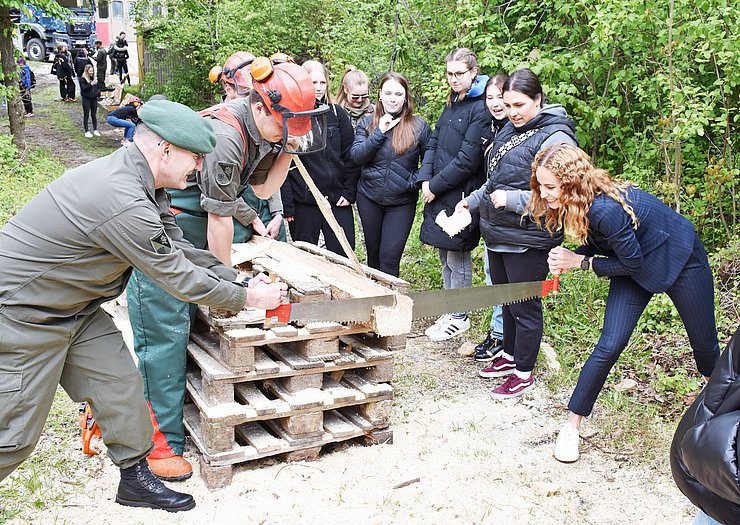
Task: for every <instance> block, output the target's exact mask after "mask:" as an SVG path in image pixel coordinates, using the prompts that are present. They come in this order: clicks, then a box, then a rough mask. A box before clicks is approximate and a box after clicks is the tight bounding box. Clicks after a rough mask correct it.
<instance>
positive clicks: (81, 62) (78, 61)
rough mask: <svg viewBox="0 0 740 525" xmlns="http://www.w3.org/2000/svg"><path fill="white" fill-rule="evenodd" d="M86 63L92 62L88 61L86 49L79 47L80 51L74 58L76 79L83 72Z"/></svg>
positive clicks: (78, 78)
mask: <svg viewBox="0 0 740 525" xmlns="http://www.w3.org/2000/svg"><path fill="white" fill-rule="evenodd" d="M88 64H92V62H91V61H90V57H89V56H87V49H80V52H79V53H78V54H77V56H76V57H75V58H74V66H75V73H76V74H77V80H78V81H79V80H80V78H81V77H82V74H83V73H84V72H85V66H86V65H88Z"/></svg>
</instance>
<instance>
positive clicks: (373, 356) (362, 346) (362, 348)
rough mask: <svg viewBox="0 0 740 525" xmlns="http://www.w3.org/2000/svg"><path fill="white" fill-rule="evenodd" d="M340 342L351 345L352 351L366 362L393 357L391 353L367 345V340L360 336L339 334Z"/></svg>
mask: <svg viewBox="0 0 740 525" xmlns="http://www.w3.org/2000/svg"><path fill="white" fill-rule="evenodd" d="M339 340H340V342H341V343H343V344H345V345H347V346H349V347H352V352H353V353H355V354H357V355H359V356H360V357H362V358H363V359H365V360H366V361H368V362H372V361H376V360H380V359H388V358H392V357H393V353H391V352H389V351H387V350H383V349H379V348H373V347H371V346H369V345H368V340H367V339H364V338H362V337H361V336H355V335H350V336H341V337H340V338H339Z"/></svg>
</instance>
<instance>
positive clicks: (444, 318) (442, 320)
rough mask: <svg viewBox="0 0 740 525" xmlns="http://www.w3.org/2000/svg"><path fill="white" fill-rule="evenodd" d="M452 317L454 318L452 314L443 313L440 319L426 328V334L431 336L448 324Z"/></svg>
mask: <svg viewBox="0 0 740 525" xmlns="http://www.w3.org/2000/svg"><path fill="white" fill-rule="evenodd" d="M450 318H452V314H444V315H442V316H441V317H440V318H439V319H437V320H436V321H434V324H433V325H432V326H430V327H429V328H427V329H426V330H424V335H426V336H427V337H431V335H432V334H433V333H434V332H436V331H437V330H438V329H439V327H440V326H442V325H443V324H446V323H447V322H448V321H449V320H450Z"/></svg>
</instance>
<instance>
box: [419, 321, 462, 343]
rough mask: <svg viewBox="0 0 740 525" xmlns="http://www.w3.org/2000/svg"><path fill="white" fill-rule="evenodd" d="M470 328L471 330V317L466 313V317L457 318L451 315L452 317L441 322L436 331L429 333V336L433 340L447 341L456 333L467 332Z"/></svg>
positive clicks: (437, 341)
mask: <svg viewBox="0 0 740 525" xmlns="http://www.w3.org/2000/svg"><path fill="white" fill-rule="evenodd" d="M468 330H470V317H468V316H467V315H466V316H465V318H464V319H455V318H454V317H452V316H450V318H449V319H447V322H445V323H442V324H440V325H439V327H438V328H437V329H436V330H435V331H434V332H432V333H431V334H429V335H428V337H429V339H431V340H432V341H434V342H436V343H439V342H440V341H446V340H447V339H451V338H453V337H455V336H456V335H460V334H462V333H463V332H467V331H468Z"/></svg>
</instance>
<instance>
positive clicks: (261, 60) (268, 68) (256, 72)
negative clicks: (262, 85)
mask: <svg viewBox="0 0 740 525" xmlns="http://www.w3.org/2000/svg"><path fill="white" fill-rule="evenodd" d="M273 71H274V69H273V67H272V61H271V60H270V59H269V58H267V57H257V58H255V59H254V60H253V61H252V69H251V73H252V78H253V79H254V80H255V81H256V82H264V81H265V80H267V79H268V78H270V76H272V72H273Z"/></svg>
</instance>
